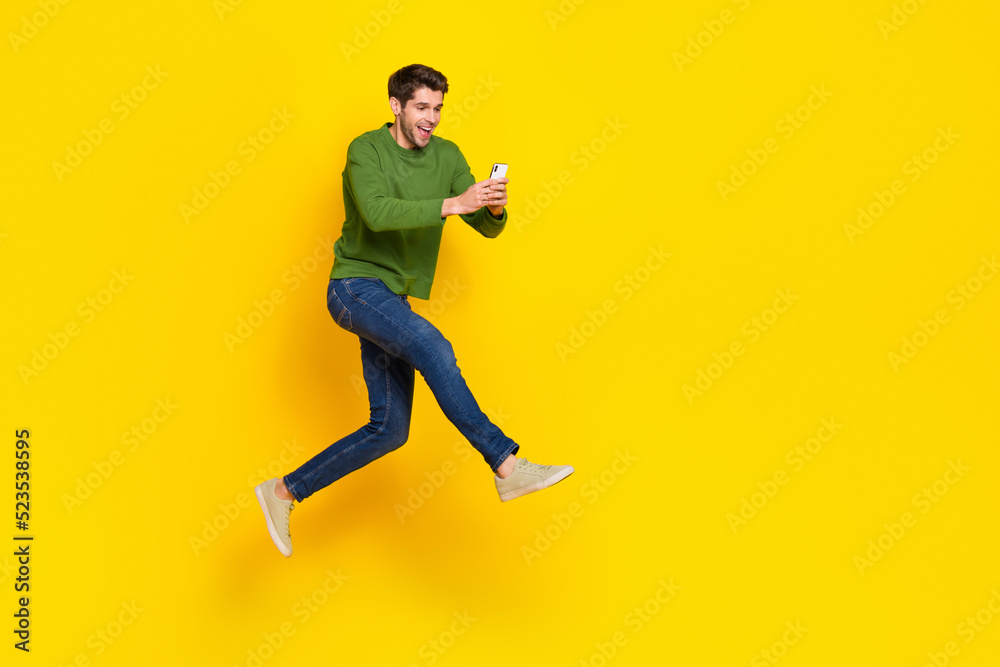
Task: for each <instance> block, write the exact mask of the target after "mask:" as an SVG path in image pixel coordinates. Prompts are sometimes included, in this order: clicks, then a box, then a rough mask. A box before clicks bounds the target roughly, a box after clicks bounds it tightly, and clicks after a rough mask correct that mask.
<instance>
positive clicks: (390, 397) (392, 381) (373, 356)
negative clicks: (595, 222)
mask: <svg viewBox="0 0 1000 667" xmlns="http://www.w3.org/2000/svg"><path fill="white" fill-rule="evenodd" d="M329 303H331V312H333V311H334V310H336V311H337V312H336V313H335V314H334V319H335V320H336V319H337V318H338V316H341V315H344V313H343V312H342V311H341V310H340V309H339V308H338V307H337V305H339V302H338V300H337V299H336V297H329ZM341 321H342V322H346V321H347V319H346V317H345V318H342V319H341ZM359 339H360V341H361V369H362V374H363V376H364V379H365V385H366V386H367V387H368V402H369V409H370V416H369V421H368V423H367V424H365V425H364V426H362V427H361V428H360V429H358V430H357V431H355V432H353V433H351V434H349V435H347V436H345V437H343V438H341V439H340V440H338V441H337V442H335V443H333V444H332V445H330V446H329V447H327V448H326V449H324V450H323V451H322V452H320V453H319V454H317V455H316V456H314V457H313V458H311V459H310V460H309V461H307V462H306V463H304V464H303V465H302V466H300V467H299V468H298V469H296V470H295V471H294V472H292V473H290V474H288V475H286V476H285V478H284V481H285V486H286V487H287V488H288V490H289V492H290V493H291V494H292V496H293V497H294V498H295V499H296V500H297V501H300V502H301V501H302V500H304V499H305V498H308V497H309V496H311V495H312V494H314V493H316V492H317V491H319V490H320V489H323V488H325V487H326V486H329V485H330V484H332V483H333V482H335V481H337V480H338V479H340V478H341V477H343V476H344V475H347V474H348V473H351V472H353V471H355V470H357V469H358V468H361V467H363V466H365V465H368V464H369V463H371V462H372V461H374V460H375V459H378V458H380V457H382V456H385V455H386V454H388V453H389V452H391V451H393V450H395V449H397V448H399V447H401V446H402V445H403V444H404V443H405V442H406V439H407V437H408V436H409V430H410V415H411V413H412V410H413V385H414V370H413V366H411V365H410V364H409V363H407V362H405V361H403V360H402V359H399V358H398V357H395V356H393V355H391V354H389V353H388V352H386V351H385V350H383V349H382V348H380V347H379V346H378V345H376V344H375V343H373V342H371V341H370V340H367V339H365V338H361V337H360V336H359Z"/></svg>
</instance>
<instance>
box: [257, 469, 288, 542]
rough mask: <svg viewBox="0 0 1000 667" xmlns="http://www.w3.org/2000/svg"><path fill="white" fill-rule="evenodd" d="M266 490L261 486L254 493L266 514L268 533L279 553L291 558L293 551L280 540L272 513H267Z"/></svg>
mask: <svg viewBox="0 0 1000 667" xmlns="http://www.w3.org/2000/svg"><path fill="white" fill-rule="evenodd" d="M263 491H264V489H263V487H261V486H257V487H256V488H255V489H254V492H255V493H256V495H257V502H258V503H260V509H261V510H263V512H264V521H266V522H267V532H268V534H269V535H270V536H271V541H272V542H274V546H276V547H278V551H280V552H281V555H282V556H284V557H285V558H290V557H291V555H292V551H291V549H288V548H287V547H286V546H285V545H284V543H283V542H282V541H281V540H280V539H279V538H278V531H276V530H275V529H274V522H273V521H271V513H270V512H268V511H267V503H266V502H264V493H263Z"/></svg>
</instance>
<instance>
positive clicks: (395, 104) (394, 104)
mask: <svg viewBox="0 0 1000 667" xmlns="http://www.w3.org/2000/svg"><path fill="white" fill-rule="evenodd" d="M402 107H403V105H402V104H400V103H399V100H397V99H396V98H395V97H390V98H389V109H390V110H391V111H392V115H394V116H398V115H399V112H400V110H401V109H402Z"/></svg>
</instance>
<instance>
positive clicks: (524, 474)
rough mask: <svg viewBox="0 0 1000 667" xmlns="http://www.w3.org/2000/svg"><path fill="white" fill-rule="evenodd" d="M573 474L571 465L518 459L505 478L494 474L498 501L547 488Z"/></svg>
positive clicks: (505, 500)
mask: <svg viewBox="0 0 1000 667" xmlns="http://www.w3.org/2000/svg"><path fill="white" fill-rule="evenodd" d="M572 474H573V466H543V465H538V464H537V463H531V462H530V461H526V460H525V459H518V460H517V463H515V464H514V472H512V473H511V474H510V475H508V476H507V478H506V479H500V478H499V477H498V476H496V475H494V476H493V480H494V481H495V482H496V485H497V493H499V494H500V501H501V502H507V501H508V500H513V499H514V498H520V497H521V496H524V495H527V494H529V493H532V492H534V491H541V490H542V489H547V488H548V487H550V486H552V485H553V484H555V483H556V482H561V481H562V480H564V479H566V478H567V477H569V476H570V475H572Z"/></svg>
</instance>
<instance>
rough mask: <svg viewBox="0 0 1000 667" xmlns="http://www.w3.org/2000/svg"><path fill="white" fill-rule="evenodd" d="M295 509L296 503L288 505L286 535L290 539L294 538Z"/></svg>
mask: <svg viewBox="0 0 1000 667" xmlns="http://www.w3.org/2000/svg"><path fill="white" fill-rule="evenodd" d="M293 509H295V504H294V503H290V504H289V505H288V519H287V520H286V521H285V536H286V537H287V538H288V539H289V540H290V539H292V510H293Z"/></svg>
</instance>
